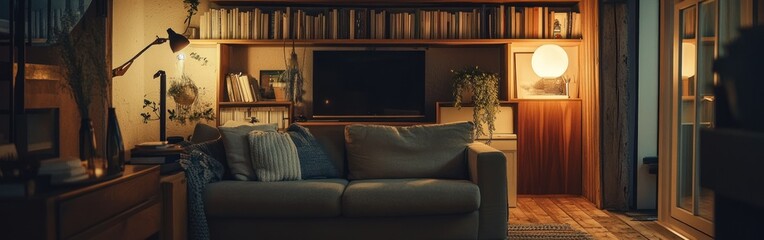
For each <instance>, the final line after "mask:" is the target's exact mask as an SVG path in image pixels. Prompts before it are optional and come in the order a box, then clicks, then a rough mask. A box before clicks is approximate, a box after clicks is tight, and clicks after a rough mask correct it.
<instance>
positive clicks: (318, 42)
mask: <svg viewBox="0 0 764 240" xmlns="http://www.w3.org/2000/svg"><path fill="white" fill-rule="evenodd" d="M190 41H191V44H194V45H209V44H228V45H259V46H283V45H284V43H285V42H289V43H291V42H292V40H290V39H269V40H254V39H191V40H190ZM580 42H582V40H581V39H309V40H294V44H295V46H332V45H342V46H347V45H504V44H510V43H538V44H539V45H540V44H544V43H556V44H576V43H580Z"/></svg>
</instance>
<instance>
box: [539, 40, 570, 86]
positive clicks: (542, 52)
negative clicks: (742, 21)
mask: <svg viewBox="0 0 764 240" xmlns="http://www.w3.org/2000/svg"><path fill="white" fill-rule="evenodd" d="M531 67H533V72H535V73H536V75H538V76H539V77H542V78H558V77H560V76H562V74H564V73H565V71H566V70H568V53H567V52H565V49H562V47H560V46H558V45H555V44H545V45H541V46H540V47H539V48H536V51H534V52H533V56H532V57H531Z"/></svg>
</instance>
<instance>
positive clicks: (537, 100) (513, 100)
mask: <svg viewBox="0 0 764 240" xmlns="http://www.w3.org/2000/svg"><path fill="white" fill-rule="evenodd" d="M540 101H548V102H567V101H572V102H580V101H581V98H559V99H557V98H550V99H541V98H523V99H510V100H509V102H511V103H520V102H540Z"/></svg>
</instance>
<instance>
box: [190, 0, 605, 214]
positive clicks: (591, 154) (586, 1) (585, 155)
mask: <svg viewBox="0 0 764 240" xmlns="http://www.w3.org/2000/svg"><path fill="white" fill-rule="evenodd" d="M597 5H598V1H595V0H477V1H470V0H414V1H411V0H387V1H381V0H211V1H210V7H211V8H213V9H235V8H238V9H239V11H238V13H241V12H246V11H253V9H260V10H261V12H264V13H272V12H273V11H275V10H282V11H285V10H286V8H287V7H289V11H290V12H297V11H298V10H300V11H304V12H305V14H304V15H305V16H309V15H311V16H313V17H316V16H318V14H319V13H324V14H325V16H328V15H327V13H328V12H330V10H331V9H366V10H367V14H368V16H371V10H375V13H377V10H391V11H392V12H393V13H398V12H409V13H414V18H413V20H414V21H415V22H417V21H416V20H418V19H420V18H421V12H420V10H421V11H436V12H437V11H438V10H442V11H445V12H447V13H453V12H459V11H464V12H466V11H467V9H479V10H480V11H479V12H480V13H481V16H480V18H479V19H480V20H479V21H478V22H477V23H476V24H477V25H478V26H481V25H482V26H488V25H493V23H490V20H489V18H488V17H487V15H483V14H484V13H491V11H493V10H488V9H495V8H497V7H499V11H498V12H499V13H501V9H500V7H501V6H504V11H505V13H506V12H507V10H508V9H511V7H513V6H514V7H516V9H517V8H522V9H523V10H524V9H526V8H528V9H530V8H536V7H538V8H541V10H542V12H544V13H546V11H544V8H546V9H547V10H554V11H555V12H557V11H561V12H569V13H573V12H575V13H579V14H580V15H579V16H580V19H579V23H580V24H581V26H580V36H575V37H574V36H570V37H568V36H566V37H565V38H563V39H556V38H552V37H545V36H550V35H549V34H547V35H543V34H542V35H541V37H537V36H536V37H527V38H526V37H525V36H517V35H512V34H510V33H511V32H512V30H511V28H510V29H507V28H506V27H507V22H506V21H505V22H504V28H503V29H504V32H503V34H502V33H501V31H499V34H498V35H492V34H487V33H486V32H485V31H482V30H484V29H482V28H481V31H482V32H480V33H479V34H477V35H475V37H469V38H461V39H460V38H456V37H454V35H453V31H451V35H446V36H445V37H429V38H424V37H422V36H423V35H422V33H421V31H422V30H421V29H422V28H421V27H422V24H419V25H417V24H414V29H415V32H414V33H413V34H411V37H410V38H404V39H391V38H390V36H389V35H386V36H385V37H383V38H375V37H372V36H374V35H372V32H371V31H370V30H369V29H368V28H367V29H366V30H367V31H366V32H363V31H361V32H363V34H361V35H360V36H361V37H358V36H353V39H350V37H349V36H347V37H339V36H338V37H337V39H332V38H334V37H333V36H332V37H331V38H329V37H326V36H322V37H320V38H318V39H316V37H308V36H315V35H313V34H308V35H307V36H302V35H297V34H295V31H294V29H293V26H294V25H292V23H294V22H290V24H288V26H290V27H289V28H288V29H287V30H286V31H287V33H286V34H284V33H283V31H284V30H283V29H281V30H282V34H281V36H280V37H278V38H277V37H273V36H272V33H271V31H272V30H271V29H269V30H268V31H267V32H268V35H267V36H268V37H264V36H265V35H263V34H261V35H260V37H259V38H258V37H247V36H244V37H238V38H237V37H231V38H220V37H218V38H215V39H211V38H209V36H208V38H207V39H192V40H191V44H192V45H199V46H208V47H209V46H214V47H216V48H217V52H218V57H219V58H220V61H219V66H218V73H219V79H218V104H217V106H218V111H220V110H226V109H229V108H238V107H256V106H258V105H263V104H265V105H267V104H272V103H273V102H264V103H261V102H257V103H234V102H228V101H227V100H226V99H225V94H226V92H225V90H224V89H225V85H224V84H225V80H224V79H225V75H227V74H228V73H230V72H232V71H245V70H246V71H249V73H250V74H251V75H253V76H254V75H256V74H257V70H258V69H259V70H262V69H267V67H259V66H256V67H253V66H254V65H257V64H260V65H262V63H261V62H258V61H263V59H265V57H264V56H266V55H267V54H262V55H259V54H258V52H267V51H273V50H272V49H274V48H278V49H281V48H282V47H284V46H289V47H291V46H290V45H291V44H292V43H294V45H295V46H297V47H298V48H307V49H311V50H310V51H313V50H326V49H348V50H357V49H390V48H417V49H431V47H433V48H449V49H472V48H480V49H485V48H490V49H496V51H495V52H498V53H499V57H498V58H497V59H496V60H495V61H496V62H498V64H499V66H500V69H499V74H500V76H501V79H502V80H501V83H500V85H501V87H502V89H503V90H502V91H504V95H503V96H502V99H501V100H503V101H511V102H515V103H517V104H518V107H519V108H520V109H522V108H523V107H524V106H526V105H528V106H531V105H533V104H536V103H537V102H556V103H559V104H569V105H570V104H572V105H578V106H580V114H578V115H577V117H576V118H577V121H578V122H580V134H579V136H580V138H581V139H580V141H572V142H577V143H579V144H580V146H581V147H580V148H581V151H580V152H581V153H580V155H581V156H580V159H581V164H580V165H581V169H582V170H581V173H580V175H581V177H580V178H581V185H582V186H581V190H580V191H575V192H577V193H580V194H581V195H583V196H584V197H586V198H588V199H590V200H591V201H593V202H594V203H595V204H596V205H599V204H600V201H601V199H600V195H601V194H600V191H601V190H600V187H599V186H600V183H599V181H600V180H599V171H600V170H599V148H598V146H599V105H598V102H599V93H598V92H597V91H598V88H597V86H598V85H599V80H598V75H597V72H598V64H597V62H596V61H597V57H598V56H599V50H598V44H599V39H598V38H599V37H598V31H599V30H598V10H597ZM204 12H205V11H204V10H203V11H201V12H200V13H199V14H198V16H201V15H202V14H204ZM386 13H387V12H386ZM417 14H419V16H417ZM491 15H492V16H493V14H491ZM500 15H501V14H500ZM293 17H295V15H290V16H289V19H292V18H293ZM548 17H549V16H547V17H544V16H542V17H541V18H542V20H540V21H541V23H542V28H545V27H546V26H548V25H546V24H544V23H548V22H550V21H549V20H548V19H549V18H548ZM300 18H302V16H301V17H300ZM369 19H371V18H370V17H367V20H369ZM200 20H209V19H201V18H200ZM410 20H411V19H409V21H410ZM200 22H201V21H200ZM269 22H270V21H269ZM299 22H302V21H299ZM375 22H376V20H375ZM420 23H421V22H420ZM367 24H369V25H370V24H371V23H370V22H368V23H367ZM510 24H511V23H510ZM282 25H283V24H282ZM501 25H502V23H501V22H500V21H499V22H498V26H501ZM313 26H315V24H313ZM409 26H410V25H409ZM509 26H510V27H511V26H512V25H509ZM249 27H250V28H247V27H245V29H251V27H252V26H249ZM367 27H368V26H367ZM298 28H299V26H298ZM385 30H386V31H388V30H389V29H387V28H386V29H385ZM324 31H328V30H327V29H324ZM201 32H202V30H201V29H200V33H201ZM298 32H299V31H298ZM308 32H310V31H308ZM263 33H264V32H263ZM240 34H241V32H240ZM386 34H389V32H386ZM547 43H553V44H558V45H561V46H563V47H569V48H575V49H577V50H576V51H577V52H578V54H577V55H576V56H575V57H574V61H576V62H577V63H578V70H577V71H578V79H579V82H578V88H579V89H580V90H579V93H580V94H579V98H576V99H559V100H527V99H524V100H519V99H516V98H514V95H513V94H512V93H513V92H514V91H513V88H514V87H513V84H511V81H510V79H511V77H512V76H514V74H515V71H514V65H513V64H514V62H513V58H512V54H513V53H515V52H517V51H519V50H522V49H526V48H531V47H533V46H539V45H542V44H547ZM289 47H288V48H289ZM279 51H280V50H279ZM301 51H302V50H298V52H297V53H298V54H299V55H300V58H302V57H308V56H311V54H312V53H311V52H310V51H308V52H307V53H306V54H303V52H301ZM287 52H288V49H287ZM279 56H280V55H279ZM441 57H442V56H441ZM246 61H248V63H240V62H246ZM280 61H281V60H280ZM491 61H493V60H491ZM308 64H310V63H308ZM282 69H283V67H282ZM447 70H448V69H445V70H443V73H442V74H443V75H442V76H441V77H439V78H442V79H443V81H447V80H448V76H447ZM306 81H310V80H308V79H306ZM443 84H450V82H449V83H445V82H444V83H443ZM306 87H310V86H306ZM306 91H310V89H306ZM543 108H544V107H543V106H542V107H541V108H540V109H538V111H537V112H536V113H537V114H541V113H543V112H545V111H549V110H550V109H543ZM296 109H297V107H294V108H293V110H290V112H293V111H294V110H296ZM308 113H310V112H309V111H308ZM520 117H522V116H520ZM290 121H293V118H292V116H291V115H290ZM219 124H222V123H220V122H219ZM305 124H337V123H334V122H331V123H326V122H308V123H305ZM385 124H395V123H385ZM518 137H519V138H522V136H518ZM547 150H551V149H547ZM529 154H531V155H533V154H535V153H529ZM523 157H524V156H518V161H522V159H523Z"/></svg>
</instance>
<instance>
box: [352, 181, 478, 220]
mask: <svg viewBox="0 0 764 240" xmlns="http://www.w3.org/2000/svg"><path fill="white" fill-rule="evenodd" d="M478 208H480V190H479V189H478V186H477V185H475V184H473V183H472V182H470V181H467V180H446V179H372V180H355V181H352V182H350V184H348V186H347V189H345V193H344V194H343V195H342V215H343V216H347V217H400V216H427V215H447V214H463V213H471V212H474V211H477V210H478Z"/></svg>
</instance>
